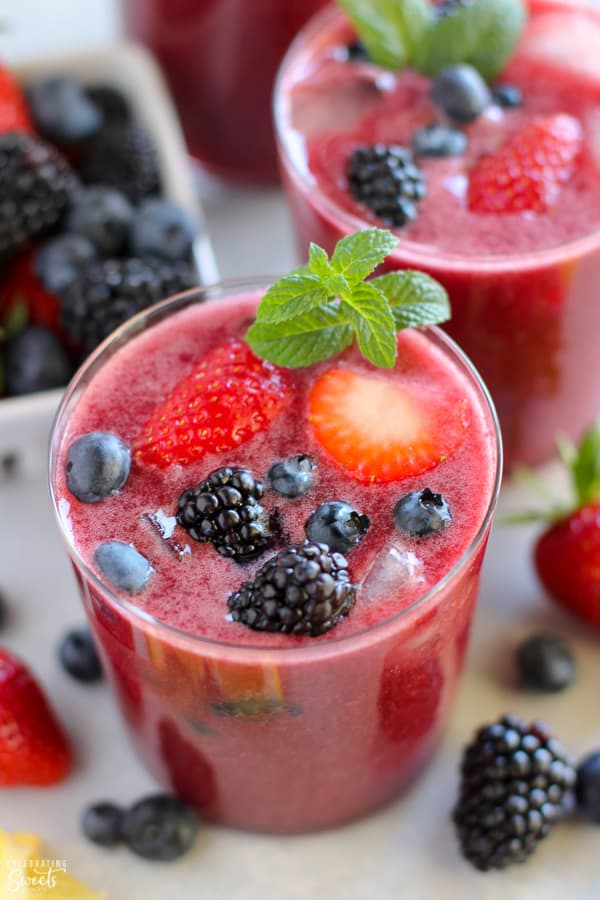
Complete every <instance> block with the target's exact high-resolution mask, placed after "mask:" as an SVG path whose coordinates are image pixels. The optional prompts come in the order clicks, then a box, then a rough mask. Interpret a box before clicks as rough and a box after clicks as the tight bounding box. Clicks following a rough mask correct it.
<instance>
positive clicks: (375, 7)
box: [338, 0, 526, 81]
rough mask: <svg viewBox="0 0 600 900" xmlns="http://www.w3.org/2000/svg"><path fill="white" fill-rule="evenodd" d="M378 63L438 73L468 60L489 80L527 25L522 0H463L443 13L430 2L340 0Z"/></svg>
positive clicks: (391, 67) (508, 54)
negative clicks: (440, 13) (437, 12)
mask: <svg viewBox="0 0 600 900" xmlns="http://www.w3.org/2000/svg"><path fill="white" fill-rule="evenodd" d="M338 4H339V5H340V6H341V7H342V9H344V10H345V12H346V13H347V15H348V17H349V18H350V21H351V22H352V24H353V25H354V27H355V28H356V30H357V31H358V33H359V35H360V37H361V39H362V41H363V43H364V44H365V47H366V48H367V51H368V53H369V56H370V57H371V58H372V59H373V61H374V62H376V63H378V64H379V65H380V66H384V67H386V68H390V69H401V68H404V67H406V66H412V67H413V68H414V69H416V70H417V71H418V72H422V73H423V74H425V75H436V74H437V73H438V72H439V71H440V70H441V69H443V68H444V67H445V66H449V65H453V64H455V63H468V64H469V65H471V66H473V67H474V68H476V69H477V70H478V71H479V73H480V75H482V77H483V78H485V79H487V80H488V81H490V80H491V79H493V78H494V77H495V76H496V75H497V74H498V73H499V72H500V71H501V70H502V69H503V68H504V66H505V65H506V63H507V62H508V60H509V58H510V57H511V55H512V53H513V51H514V49H515V47H516V45H517V41H518V40H519V37H520V35H521V32H522V31H523V28H524V25H525V18H526V12H525V6H524V4H523V0H465V2H463V3H458V4H457V5H456V7H455V8H454V9H452V10H451V11H450V12H448V13H447V14H446V15H444V16H442V17H438V16H437V15H436V12H435V6H434V5H432V4H430V3H428V2H427V0H338Z"/></svg>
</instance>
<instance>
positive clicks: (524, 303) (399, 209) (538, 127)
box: [276, 0, 600, 466]
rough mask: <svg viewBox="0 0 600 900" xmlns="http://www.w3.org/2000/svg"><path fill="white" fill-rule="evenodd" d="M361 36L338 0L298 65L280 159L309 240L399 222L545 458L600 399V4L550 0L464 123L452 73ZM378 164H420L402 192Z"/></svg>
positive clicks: (509, 438) (509, 414)
mask: <svg viewBox="0 0 600 900" xmlns="http://www.w3.org/2000/svg"><path fill="white" fill-rule="evenodd" d="M476 6H477V0H475V3H474V4H473V7H474V8H475V7H476ZM455 8H456V7H455ZM447 14H448V16H452V14H453V13H452V10H451V9H450V11H449V12H448V13H447ZM440 15H441V13H440ZM355 38H356V32H355V31H353V29H352V28H351V26H350V24H349V22H348V20H347V19H346V18H345V15H344V14H343V13H342V12H341V11H340V10H338V9H333V8H332V9H328V10H327V11H324V12H322V13H321V14H320V15H319V16H318V17H316V18H315V19H314V20H313V21H311V23H310V24H308V25H307V26H306V27H305V29H304V31H303V32H302V33H301V35H300V36H299V37H298V38H297V40H296V42H295V43H294V45H293V48H291V49H290V51H289V53H288V55H287V57H286V60H285V62H284V64H283V66H282V69H281V72H280V76H279V81H278V87H277V92H276V120H277V128H278V137H279V146H280V158H281V163H282V168H283V172H284V177H285V182H286V187H287V191H288V194H289V200H290V203H291V206H292V210H293V213H294V217H295V221H296V225H297V230H298V233H299V236H300V239H301V245H302V246H306V244H307V242H308V241H309V240H314V241H317V242H319V243H320V244H322V245H323V246H324V247H325V248H330V247H331V246H333V244H334V243H335V242H336V241H337V240H338V239H339V238H340V236H341V235H342V234H346V233H349V232H352V231H354V230H355V229H356V228H358V227H365V223H369V224H375V223H377V224H379V225H381V224H382V222H383V223H385V224H387V225H388V226H391V227H393V229H394V232H395V233H396V234H397V235H398V237H399V238H400V240H399V244H398V246H397V248H396V250H395V251H394V253H393V254H392V257H391V260H388V263H386V265H390V263H391V265H392V266H397V267H410V268H415V269H420V270H422V271H426V272H429V273H430V274H432V275H433V276H434V277H435V278H436V279H438V280H439V281H441V282H442V283H443V284H444V285H445V287H446V288H447V290H448V292H449V294H450V298H451V302H452V308H453V316H452V320H451V322H450V323H449V324H448V326H447V328H448V331H449V333H450V334H451V335H452V337H453V338H455V340H456V341H457V342H458V343H459V344H460V345H461V347H462V348H463V349H464V350H465V352H466V353H467V354H468V355H469V356H470V358H471V359H473V361H474V362H475V365H476V366H477V368H478V369H479V371H480V372H481V374H482V376H483V378H484V380H485V382H486V384H487V385H488V386H489V388H490V391H491V393H492V396H493V398H494V401H495V403H496V406H497V408H498V413H499V418H500V423H501V426H502V432H503V438H504V444H505V450H506V456H507V464H508V465H509V466H510V465H511V464H512V463H515V462H517V461H518V462H525V463H528V464H535V463H538V462H541V461H542V460H544V459H546V458H548V457H549V456H550V455H551V451H552V447H553V441H554V438H555V436H556V434H557V432H559V431H562V432H566V433H568V434H570V435H572V436H573V437H576V436H577V435H578V434H579V433H580V432H581V431H582V430H583V428H584V427H585V426H586V425H587V424H588V423H589V421H591V420H592V419H593V418H594V417H595V415H596V413H597V410H598V400H597V397H598V391H599V389H600V357H599V356H598V353H597V346H596V344H597V342H596V335H597V334H598V331H599V329H600V306H599V304H598V303H597V296H596V294H597V285H598V284H599V283H600V112H599V110H600V12H599V11H598V10H596V9H594V8H593V7H592V6H587V5H582V4H577V3H575V4H574V3H561V2H554V0H533V2H532V3H531V6H530V8H529V18H528V20H527V23H526V25H525V28H524V31H523V34H522V36H521V39H520V41H519V43H518V45H517V47H516V50H515V52H514V53H513V54H512V56H511V57H510V59H509V60H508V63H507V64H506V65H505V66H504V68H503V70H502V71H501V73H500V75H498V76H495V77H494V79H493V80H492V82H491V84H490V85H489V86H486V85H485V84H483V88H481V84H482V83H480V87H479V88H477V86H475V99H477V90H481V89H483V90H484V91H485V92H486V101H485V102H483V103H481V107H480V109H479V110H477V114H474V115H471V116H470V117H469V115H468V110H467V115H466V116H463V121H462V122H461V121H459V120H460V117H461V113H462V111H461V110H458V111H457V110H451V109H449V108H448V97H447V94H446V96H444V94H443V87H441V86H440V83H439V78H441V76H438V77H437V79H436V78H435V77H433V76H428V75H424V74H418V73H417V72H415V71H414V70H413V69H412V68H404V69H400V70H398V71H391V70H386V69H383V68H380V67H379V66H377V65H375V64H374V63H372V62H369V60H368V59H365V57H364V55H363V56H361V55H360V53H359V54H358V55H357V53H356V51H355V49H351V50H350V51H348V47H349V46H350V47H352V42H353V41H354V40H355ZM459 68H460V67H459ZM472 72H473V70H471V73H472ZM463 75H464V71H463ZM480 82H481V80H480ZM467 87H468V85H467ZM440 92H442V93H440ZM465 118H468V119H469V121H468V122H465V121H464V119H465ZM375 145H376V146H377V148H378V152H379V154H380V157H381V158H380V159H379V160H377V159H375V158H373V154H374V153H375V150H374V147H375ZM394 145H400V146H401V147H404V148H407V149H406V151H405V156H403V157H402V158H400V159H398V158H397V153H398V151H397V150H396V151H394V150H392V151H391V155H390V147H392V148H393V146H394ZM359 148H362V150H361V149H359ZM361 153H362V156H361ZM394 153H396V156H394ZM406 154H408V157H407V156H406ZM411 154H412V155H411ZM401 156H402V152H401ZM378 165H379V166H383V167H384V171H385V172H387V174H388V175H389V172H390V168H392V169H393V168H394V167H395V169H396V170H397V169H398V168H403V177H404V180H403V182H402V188H401V192H400V199H398V197H397V196H396V195H395V194H394V190H392V198H393V199H392V201H389V202H388V201H387V200H386V199H385V196H379V194H380V193H381V191H380V189H379V188H378V187H373V178H374V177H375V176H372V175H370V174H369V166H371V167H372V169H374V168H376V167H377V166H378ZM386 166H387V169H385V167H386ZM415 167H416V170H415ZM380 172H381V170H380ZM392 174H394V173H392ZM386 177H387V175H386ZM394 177H395V176H394ZM369 191H370V192H371V194H370V195H369ZM402 191H404V194H403V195H402ZM378 192H379V193H378ZM384 193H385V189H384ZM378 203H379V205H377V204H378ZM386 204H387V205H386Z"/></svg>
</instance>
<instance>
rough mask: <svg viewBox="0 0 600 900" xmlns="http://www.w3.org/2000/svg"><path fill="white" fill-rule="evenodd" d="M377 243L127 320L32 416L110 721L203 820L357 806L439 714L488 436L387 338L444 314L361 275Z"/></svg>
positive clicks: (487, 483) (401, 774)
mask: <svg viewBox="0 0 600 900" xmlns="http://www.w3.org/2000/svg"><path fill="white" fill-rule="evenodd" d="M365 241H366V244H365ZM349 242H350V243H349ZM394 245H395V240H394V239H393V238H391V236H390V235H389V233H386V232H381V231H378V230H371V231H366V232H363V233H361V234H360V235H358V236H356V235H353V236H350V237H349V238H346V239H345V240H344V241H342V242H340V244H339V245H338V249H337V250H336V252H335V253H334V255H333V257H332V258H331V260H328V258H327V254H325V252H324V251H322V250H319V248H316V247H314V246H313V247H312V249H311V263H310V268H309V267H308V266H307V267H306V268H305V269H303V270H299V271H297V272H295V273H293V274H292V275H291V276H288V277H286V278H283V279H282V280H281V281H279V282H277V283H276V284H275V285H272V286H271V287H268V285H266V284H264V283H262V282H260V281H258V280H254V281H248V282H239V283H235V282H229V283H226V284H223V285H222V286H216V287H214V288H202V289H201V290H198V291H195V292H188V293H186V294H182V295H179V296H178V297H176V298H174V299H172V300H169V301H167V302H165V303H162V304H159V305H157V306H155V307H153V308H152V309H151V310H150V311H148V312H145V313H143V314H141V315H140V316H138V317H136V318H135V319H133V320H131V322H130V323H129V324H127V325H125V326H124V327H123V328H121V329H120V330H119V331H117V332H115V334H114V336H113V337H112V339H109V340H108V341H107V342H106V343H105V344H104V345H103V346H102V347H101V348H100V349H99V351H98V352H97V353H96V354H95V355H94V356H92V357H91V359H90V360H89V362H87V363H86V364H85V366H84V367H83V368H82V369H81V370H80V372H79V374H78V376H77V378H76V379H75V381H74V382H73V383H72V385H71V386H70V388H69V390H68V392H67V394H66V396H65V399H64V402H63V405H62V407H61V410H60V412H59V414H58V418H57V422H56V427H55V431H54V436H53V440H52V451H51V481H52V493H53V499H54V504H55V510H56V513H57V517H58V521H59V525H60V528H61V531H62V533H63V536H64V538H65V540H66V543H67V546H68V550H69V553H70V555H71V558H72V561H73V563H74V567H75V571H76V573H77V575H78V580H79V584H80V587H81V592H82V596H83V599H84V604H85V607H86V610H87V614H88V616H89V619H90V621H91V624H92V627H93V630H94V633H95V635H96V638H97V642H98V644H99V648H100V651H101V654H102V657H103V660H104V665H105V668H106V671H107V673H108V676H109V678H110V679H111V681H112V685H113V687H114V690H115V692H116V695H117V698H118V701H119V703H120V706H121V710H122V712H123V715H124V718H125V720H126V722H127V725H128V727H129V730H130V732H131V734H132V736H133V740H134V742H135V745H136V747H137V750H138V751H139V754H140V756H141V758H142V759H143V760H144V762H145V763H146V764H147V766H148V767H149V769H150V770H151V771H152V772H153V773H155V775H156V777H157V778H158V779H159V780H160V781H161V782H162V783H164V784H167V785H169V786H170V787H171V788H173V789H174V790H175V791H177V792H178V793H179V794H180V795H181V796H182V797H183V798H185V799H186V800H187V801H189V802H191V803H193V804H195V805H196V806H197V807H198V808H199V809H201V810H202V812H203V813H204V814H205V815H206V816H207V817H208V818H209V819H211V820H214V821H217V822H222V823H226V824H229V825H234V826H238V827H242V828H248V829H257V830H263V831H270V832H301V831H307V830H312V829H319V828H324V827H327V826H331V825H335V824H338V823H341V822H345V821H347V820H350V819H352V818H355V817H357V816H360V815H363V814H364V813H366V812H367V811H369V810H371V809H374V808H376V807H378V806H380V805H381V804H383V803H385V802H386V801H388V800H390V799H391V798H393V797H394V796H395V795H396V794H397V793H398V792H399V791H400V790H401V789H402V788H403V787H404V786H405V785H406V784H407V783H408V782H409V781H410V780H411V779H412V778H414V777H415V775H416V774H417V773H418V772H419V771H420V770H421V769H422V767H423V766H424V765H425V763H426V762H427V760H428V759H429V757H430V755H431V754H432V752H433V750H434V748H435V747H436V745H437V743H438V742H439V740H440V737H441V735H442V733H443V729H444V726H445V724H446V722H447V719H448V715H449V712H450V708H451V704H452V700H453V697H454V694H455V691H456V687H457V683H458V679H459V676H460V673H461V669H462V666H463V660H464V654H465V649H466V646H467V640H468V634H469V627H470V622H471V617H472V613H473V607H474V604H475V600H476V595H477V587H478V579H479V571H480V567H481V562H482V557H483V553H484V549H485V545H486V541H487V537H488V533H489V528H490V524H491V518H492V514H493V509H494V504H495V498H496V493H497V489H498V482H499V470H500V459H499V457H500V450H499V438H498V432H497V429H496V422H495V418H494V413H493V409H492V407H491V406H490V401H489V399H488V396H487V394H486V391H485V388H484V387H483V385H482V383H481V382H480V380H479V378H478V376H477V374H476V372H475V371H474V370H473V368H472V367H471V365H470V364H469V362H468V361H467V360H466V358H465V357H464V356H463V355H462V354H461V353H460V351H459V350H458V348H457V347H456V346H455V345H454V344H452V342H451V341H450V340H449V339H448V338H447V337H446V336H444V335H443V333H442V332H441V331H439V330H437V329H427V328H425V329H423V328H408V327H404V326H407V325H410V324H415V325H417V324H419V323H421V324H423V323H426V322H431V321H441V320H442V319H443V318H445V317H446V315H447V298H446V297H445V294H444V292H443V289H442V288H441V287H440V286H439V285H437V284H436V283H435V282H434V281H433V280H432V279H429V278H428V276H425V275H421V274H420V273H410V272H404V273H400V272H397V273H393V274H392V275H387V276H383V277H382V278H376V279H374V280H371V281H364V280H363V278H364V276H365V275H366V274H368V273H370V272H371V271H372V270H373V269H374V268H375V266H376V265H378V264H379V263H380V262H381V261H382V260H383V259H384V258H385V256H386V254H387V253H389V251H390V249H391V248H392V247H393V246H394ZM361 248H362V249H361ZM267 288H268V289H267ZM259 304H260V305H259ZM257 309H258V312H257ZM255 317H256V321H254V320H255ZM253 322H254V324H252V323H253ZM249 326H250V327H249ZM398 328H400V329H402V330H400V331H399V333H398V334H396V331H397V330H398ZM273 360H276V361H275V362H273Z"/></svg>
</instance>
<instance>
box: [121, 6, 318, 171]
mask: <svg viewBox="0 0 600 900" xmlns="http://www.w3.org/2000/svg"><path fill="white" fill-rule="evenodd" d="M324 2H325V0H250V2H249V0H121V10H122V18H123V25H124V28H125V31H126V33H127V34H128V35H129V36H131V37H132V38H135V39H136V40H139V41H142V42H143V43H145V44H146V45H147V46H148V47H149V48H150V50H152V52H153V53H154V54H155V55H156V57H157V58H158V60H159V62H160V63H161V65H162V68H163V71H164V73H165V75H166V77H167V80H168V82H169V86H170V88H171V91H172V93H173V97H174V98H175V102H176V104H177V108H178V110H179V115H180V117H181V122H182V125H183V129H184V133H185V136H186V139H187V143H188V147H189V150H190V153H191V154H192V156H194V157H195V158H196V159H198V160H199V161H200V162H202V163H203V164H204V165H205V166H206V167H207V168H208V169H210V170H211V171H212V172H214V173H215V174H217V175H221V176H223V177H225V178H234V179H240V180H243V181H250V182H255V181H256V182H260V181H275V180H276V179H277V154H276V151H275V140H274V136H273V125H272V119H271V93H272V89H273V81H274V79H275V74H276V71H277V67H278V65H279V63H280V61H281V58H282V57H283V54H284V52H285V50H286V49H287V47H288V45H289V43H290V41H291V40H292V38H293V37H294V35H295V34H296V32H297V31H298V30H299V29H300V27H301V26H302V25H303V24H304V22H305V21H306V20H307V19H308V18H309V17H310V16H311V15H312V14H313V13H315V12H316V11H317V10H318V9H319V8H320V7H321V6H323V4H324Z"/></svg>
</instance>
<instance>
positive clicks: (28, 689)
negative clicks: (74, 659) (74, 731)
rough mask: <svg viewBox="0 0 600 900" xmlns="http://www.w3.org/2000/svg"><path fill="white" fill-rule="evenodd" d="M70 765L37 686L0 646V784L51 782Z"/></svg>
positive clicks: (60, 732) (61, 734)
mask: <svg viewBox="0 0 600 900" xmlns="http://www.w3.org/2000/svg"><path fill="white" fill-rule="evenodd" d="M70 768H71V751H70V749H69V745H68V742H67V738H66V736H65V734H64V732H63V730H62V728H61V727H60V725H59V724H58V722H57V720H56V719H55V717H54V713H53V712H52V710H51V708H50V706H49V704H48V701H47V700H46V698H45V696H44V694H43V693H42V691H41V689H40V687H39V686H38V685H37V683H36V682H35V681H34V679H33V677H32V675H31V674H30V673H29V672H28V670H27V669H26V668H25V666H24V665H23V663H22V662H20V661H19V660H18V659H16V658H15V657H14V656H12V654H10V653H9V652H8V650H3V649H1V648H0V786H10V785H50V784H55V783H56V782H57V781H60V780H61V779H63V778H64V777H65V775H66V774H67V773H68V771H69V769H70Z"/></svg>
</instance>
